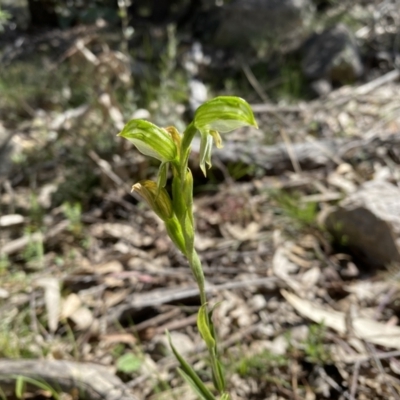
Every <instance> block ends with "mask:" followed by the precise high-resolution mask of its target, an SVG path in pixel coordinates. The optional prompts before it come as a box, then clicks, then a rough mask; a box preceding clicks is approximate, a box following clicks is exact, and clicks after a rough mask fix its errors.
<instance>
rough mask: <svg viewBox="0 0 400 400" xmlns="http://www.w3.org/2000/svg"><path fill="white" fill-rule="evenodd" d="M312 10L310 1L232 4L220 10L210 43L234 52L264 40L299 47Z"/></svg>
mask: <svg viewBox="0 0 400 400" xmlns="http://www.w3.org/2000/svg"><path fill="white" fill-rule="evenodd" d="M312 10H313V7H312V4H311V1H310V0H233V1H231V2H229V3H228V4H225V5H224V6H222V7H221V9H220V13H219V18H218V19H219V25H218V28H217V31H216V34H215V36H214V43H215V44H217V45H220V46H226V47H234V48H240V47H242V48H243V47H249V46H251V45H252V46H253V47H256V46H258V45H259V44H260V43H262V42H263V41H265V40H267V41H268V43H275V44H278V43H280V42H282V41H284V40H287V41H289V40H290V41H292V42H293V41H296V42H297V43H299V40H301V36H302V35H301V34H300V32H303V33H304V28H305V25H306V24H307V20H309V18H307V16H310V15H312ZM295 39H297V40H295ZM293 43H294V42H293Z"/></svg>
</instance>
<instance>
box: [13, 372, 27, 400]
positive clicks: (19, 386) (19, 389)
mask: <svg viewBox="0 0 400 400" xmlns="http://www.w3.org/2000/svg"><path fill="white" fill-rule="evenodd" d="M24 392H25V381H24V378H23V377H22V376H18V377H17V380H16V382H15V396H16V397H17V399H22V396H23V395H24Z"/></svg>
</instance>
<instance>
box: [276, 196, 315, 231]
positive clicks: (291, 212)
mask: <svg viewBox="0 0 400 400" xmlns="http://www.w3.org/2000/svg"><path fill="white" fill-rule="evenodd" d="M270 194H271V197H272V198H273V199H274V200H275V201H276V202H277V203H278V206H279V208H281V209H282V211H283V213H284V214H285V215H287V216H288V217H289V218H291V219H293V220H295V221H297V222H298V224H299V225H300V226H301V227H304V226H310V225H313V224H314V223H315V221H316V218H317V212H318V209H317V206H318V204H317V203H314V202H309V203H304V202H301V200H300V196H298V195H297V194H296V193H294V194H290V193H287V192H284V191H275V192H271V193H270Z"/></svg>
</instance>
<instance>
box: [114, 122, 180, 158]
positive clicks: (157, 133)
mask: <svg viewBox="0 0 400 400" xmlns="http://www.w3.org/2000/svg"><path fill="white" fill-rule="evenodd" d="M118 136H121V137H123V138H125V139H128V140H129V141H130V142H131V143H133V144H134V145H135V146H136V147H137V149H138V150H139V151H140V152H141V153H142V154H144V155H146V156H150V157H154V158H156V159H157V160H160V161H161V162H162V163H166V162H176V161H177V159H178V148H177V145H176V142H175V140H174V139H173V137H172V135H171V133H170V132H169V131H168V130H167V129H163V128H159V127H158V126H156V125H154V124H152V123H151V122H148V121H144V120H141V119H132V120H131V121H129V122H128V123H127V124H126V125H125V127H124V129H123V130H122V131H121V132H120V133H119V134H118Z"/></svg>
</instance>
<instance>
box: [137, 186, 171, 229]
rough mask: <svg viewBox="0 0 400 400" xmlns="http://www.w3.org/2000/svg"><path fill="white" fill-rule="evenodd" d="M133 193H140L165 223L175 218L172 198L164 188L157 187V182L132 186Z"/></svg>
mask: <svg viewBox="0 0 400 400" xmlns="http://www.w3.org/2000/svg"><path fill="white" fill-rule="evenodd" d="M132 191H135V192H138V193H139V195H140V196H141V197H143V198H144V199H145V200H146V201H147V203H148V204H149V206H150V208H151V209H152V210H153V211H154V212H155V213H156V214H157V215H158V216H159V217H160V218H161V219H162V220H163V221H164V222H166V221H168V220H169V219H171V218H173V216H174V212H173V209H172V202H171V198H170V197H169V194H168V192H167V191H166V190H165V189H164V188H160V187H158V186H157V183H156V182H153V181H141V182H139V183H136V184H135V185H133V186H132Z"/></svg>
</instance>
